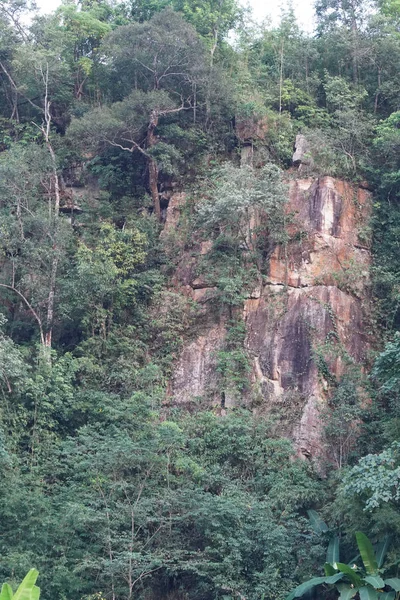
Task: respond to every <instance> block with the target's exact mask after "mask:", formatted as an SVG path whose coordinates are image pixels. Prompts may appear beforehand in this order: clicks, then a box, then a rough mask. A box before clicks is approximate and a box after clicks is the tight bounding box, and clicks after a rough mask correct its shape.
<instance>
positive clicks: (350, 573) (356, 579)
mask: <svg viewBox="0 0 400 600" xmlns="http://www.w3.org/2000/svg"><path fill="white" fill-rule="evenodd" d="M333 566H334V567H335V568H336V569H338V571H340V572H341V573H344V574H345V575H347V577H348V578H349V579H350V582H351V583H352V584H353V585H354V586H355V587H361V586H362V579H361V577H360V576H359V575H357V573H356V572H355V571H354V570H353V569H351V568H350V567H349V565H345V564H344V563H335V564H334V565H333Z"/></svg>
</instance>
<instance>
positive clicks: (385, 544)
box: [375, 535, 392, 569]
mask: <svg viewBox="0 0 400 600" xmlns="http://www.w3.org/2000/svg"><path fill="white" fill-rule="evenodd" d="M391 539H392V538H391V536H390V535H385V537H384V539H383V541H382V542H380V544H378V545H377V547H376V550H375V555H376V561H377V563H378V569H380V568H381V567H382V565H383V561H384V560H385V557H386V553H387V551H388V549H389V546H390V542H391Z"/></svg>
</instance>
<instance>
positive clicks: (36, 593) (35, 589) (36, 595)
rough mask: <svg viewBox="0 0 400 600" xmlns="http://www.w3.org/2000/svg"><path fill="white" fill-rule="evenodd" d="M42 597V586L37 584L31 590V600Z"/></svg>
mask: <svg viewBox="0 0 400 600" xmlns="http://www.w3.org/2000/svg"><path fill="white" fill-rule="evenodd" d="M39 597H40V588H39V587H38V586H37V585H34V586H33V588H32V592H31V600H39Z"/></svg>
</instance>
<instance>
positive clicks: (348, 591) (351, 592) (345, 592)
mask: <svg viewBox="0 0 400 600" xmlns="http://www.w3.org/2000/svg"><path fill="white" fill-rule="evenodd" d="M337 588H338V590H339V592H340V596H339V600H350V598H353V596H355V595H356V594H357V592H358V588H355V587H352V586H351V585H349V584H347V583H339V584H338V586H337Z"/></svg>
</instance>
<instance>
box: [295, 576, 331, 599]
mask: <svg viewBox="0 0 400 600" xmlns="http://www.w3.org/2000/svg"><path fill="white" fill-rule="evenodd" d="M325 579H326V577H314V578H313V579H309V580H308V581H305V582H304V583H302V584H300V585H298V586H297V588H296V589H294V590H293V592H291V593H290V594H289V596H287V598H286V600H293V599H294V598H300V597H301V596H303V595H304V594H305V593H306V592H308V591H309V590H312V588H314V587H315V586H316V585H320V584H321V583H325Z"/></svg>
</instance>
